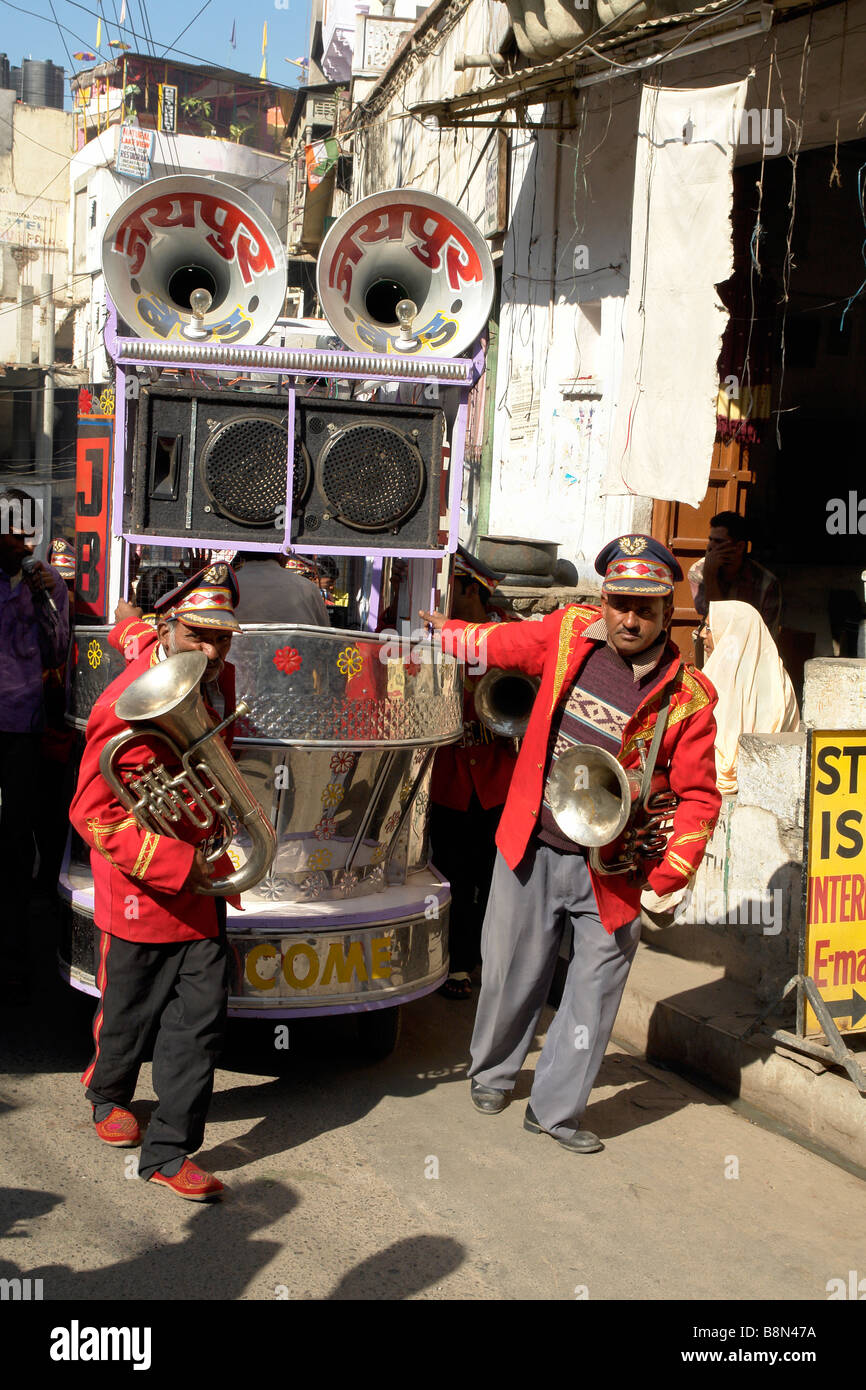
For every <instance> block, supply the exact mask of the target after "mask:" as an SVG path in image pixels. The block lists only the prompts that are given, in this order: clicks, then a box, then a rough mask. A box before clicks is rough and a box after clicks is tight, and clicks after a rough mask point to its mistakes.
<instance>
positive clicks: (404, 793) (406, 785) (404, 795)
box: [400, 777, 415, 803]
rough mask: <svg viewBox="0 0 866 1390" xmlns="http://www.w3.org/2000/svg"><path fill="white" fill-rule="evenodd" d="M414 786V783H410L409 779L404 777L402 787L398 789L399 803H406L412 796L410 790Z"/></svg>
mask: <svg viewBox="0 0 866 1390" xmlns="http://www.w3.org/2000/svg"><path fill="white" fill-rule="evenodd" d="M414 785H415V783H414V782H412V781H410V779H409V778H408V777H406V778H405V779H404V781H403V785H402V786H401V788H400V801H401V803H403V802H406V801H408V800H409V797H410V796H411V795H412V788H413V786H414Z"/></svg>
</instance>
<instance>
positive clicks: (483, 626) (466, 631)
mask: <svg viewBox="0 0 866 1390" xmlns="http://www.w3.org/2000/svg"><path fill="white" fill-rule="evenodd" d="M498 626H499V624H498V623H467V624H466V626H465V627H464V628H463V630H462V631H461V632H459V633H456V634H452V637H453V636H457V637H459V638H460V639H461V640H462V642H463V660H464V661H467V660H468V656H469V644H470V642H472V643H474V646H475V649H474V652H473V660H477V658H478V656H479V655H480V647H481V643H482V642H486V641H487V638H488V637H489V636H490V633H491V631H492V629H493V628H495V627H498Z"/></svg>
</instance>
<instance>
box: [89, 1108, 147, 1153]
mask: <svg viewBox="0 0 866 1390" xmlns="http://www.w3.org/2000/svg"><path fill="white" fill-rule="evenodd" d="M96 1133H97V1134H98V1135H99V1137H100V1139H101V1140H102V1142H103V1144H112V1145H113V1146H114V1148H116V1149H134V1148H135V1147H136V1145H137V1144H140V1143H141V1130H140V1129H139V1127H138V1120H137V1119H136V1118H135V1116H134V1115H133V1114H132V1113H131V1112H130V1111H129V1110H123V1109H121V1107H120V1106H119V1105H115V1107H114V1109H113V1110H112V1111H111V1114H110V1115H106V1117H105V1119H104V1120H97V1121H96Z"/></svg>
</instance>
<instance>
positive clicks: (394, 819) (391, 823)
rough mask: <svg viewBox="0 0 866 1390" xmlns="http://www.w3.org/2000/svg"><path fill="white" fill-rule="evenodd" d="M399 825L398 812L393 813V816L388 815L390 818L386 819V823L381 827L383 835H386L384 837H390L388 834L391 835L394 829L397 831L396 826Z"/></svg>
mask: <svg viewBox="0 0 866 1390" xmlns="http://www.w3.org/2000/svg"><path fill="white" fill-rule="evenodd" d="M399 824H400V812H399V811H395V812H394V813H393V815H390V816H389V817H388V819H387V820H386V822H385V824H384V826H383V827H382V829H383V830H384V831H385V834H386V835H390V834H391V831H392V830H396V829H397V826H398V825H399Z"/></svg>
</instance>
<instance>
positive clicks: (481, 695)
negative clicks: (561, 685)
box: [474, 670, 540, 738]
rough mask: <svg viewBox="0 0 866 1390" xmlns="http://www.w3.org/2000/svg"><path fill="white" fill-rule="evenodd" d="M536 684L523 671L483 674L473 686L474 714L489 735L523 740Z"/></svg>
mask: <svg viewBox="0 0 866 1390" xmlns="http://www.w3.org/2000/svg"><path fill="white" fill-rule="evenodd" d="M539 685H540V681H539V679H538V677H537V676H526V675H524V673H523V672H522V671H499V670H492V671H486V672H485V674H484V675H483V676H482V677H481V679H480V681H479V682H478V684H477V685H476V687H475V691H474V697H475V712H476V714H477V715H478V718H479V719H480V720H481V723H482V724H484V725H485V726H486V727H487V728H488V729H489V730H490V732H491V733H493V734H500V735H501V736H502V737H503V738H523V736H524V734H525V733H526V730H527V726H528V724H529V716H530V715H531V714H532V706H533V705H534V704H535V697H536V695H537V694H538V687H539Z"/></svg>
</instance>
